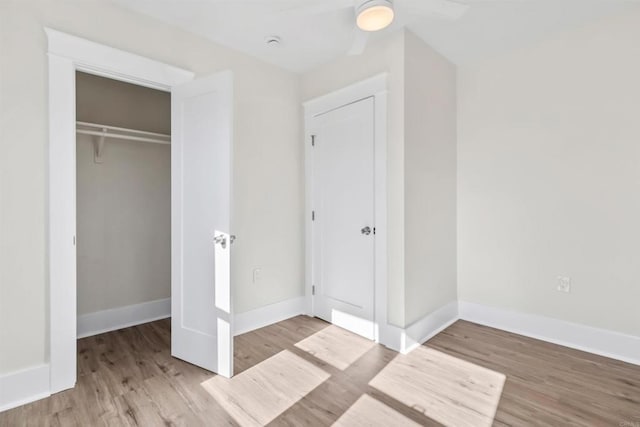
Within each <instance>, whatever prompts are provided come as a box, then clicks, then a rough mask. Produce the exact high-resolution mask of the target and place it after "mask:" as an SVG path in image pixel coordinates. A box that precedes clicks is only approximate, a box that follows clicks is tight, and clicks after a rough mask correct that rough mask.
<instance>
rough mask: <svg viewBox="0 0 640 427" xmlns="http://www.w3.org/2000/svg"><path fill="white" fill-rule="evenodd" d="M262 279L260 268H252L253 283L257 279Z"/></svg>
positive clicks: (256, 281)
mask: <svg viewBox="0 0 640 427" xmlns="http://www.w3.org/2000/svg"><path fill="white" fill-rule="evenodd" d="M260 279H262V269H260V268H254V269H253V283H258V281H259V280H260Z"/></svg>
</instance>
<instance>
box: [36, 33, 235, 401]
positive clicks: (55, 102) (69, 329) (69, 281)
mask: <svg viewBox="0 0 640 427" xmlns="http://www.w3.org/2000/svg"><path fill="white" fill-rule="evenodd" d="M45 32H46V35H47V40H48V57H49V165H48V166H49V170H48V180H49V195H48V224H47V225H48V254H47V255H48V270H49V271H48V274H49V307H50V309H49V375H50V381H49V391H50V393H56V392H59V391H62V390H66V389H69V388H73V387H74V386H75V383H76V363H77V362H76V339H77V335H76V321H77V320H76V317H77V312H76V247H75V233H76V198H75V192H76V174H75V172H76V158H75V156H76V151H75V146H76V109H75V106H76V99H75V89H76V88H75V75H76V71H83V72H86V73H90V74H95V75H99V76H102V77H106V78H111V79H116V80H121V81H125V82H128V83H133V84H136V85H140V86H146V87H150V88H153V89H158V90H164V91H167V92H170V91H171V90H172V88H177V87H179V86H181V85H184V84H187V83H188V82H192V81H193V80H194V73H192V72H191V71H188V70H184V69H181V68H178V67H175V66H172V65H168V64H165V63H162V62H158V61H155V60H152V59H149V58H145V57H142V56H139V55H136V54H132V53H129V52H125V51H121V50H118V49H114V48H111V47H109V46H105V45H101V44H99V43H95V42H92V41H89V40H85V39H83V38H80V37H76V36H72V35H69V34H65V33H62V32H59V31H56V30H53V29H50V28H45ZM231 84H232V82H231V76H230V73H226V74H223V75H221V76H218V80H217V85H218V86H216V88H217V89H216V90H217V93H218V94H219V95H220V96H221V98H220V99H224V100H225V101H224V102H226V104H227V107H226V108H227V111H226V112H225V113H224V114H221V115H218V117H219V118H222V120H221V122H220V123H216V124H217V125H219V128H218V129H217V130H216V132H218V133H219V132H227V135H228V138H227V143H228V144H229V147H228V149H227V151H226V152H225V154H224V156H227V155H228V156H230V153H231V143H232V141H231V135H232V133H231V126H232V120H233V118H232V113H231V111H232V103H231V100H230V99H231V98H230V97H231V93H232V89H231ZM185 87H186V86H185ZM209 89H211V88H209ZM203 114H204V112H203ZM214 114H215V113H214ZM193 116H194V115H193V114H192V117H193ZM212 120H215V115H214V116H212ZM174 138H175V136H174ZM180 141H182V139H181V138H178V139H176V140H175V141H173V142H172V187H173V186H174V185H176V183H178V182H179V181H180V180H181V179H182V177H181V176H177V177H176V176H174V174H175V172H176V171H179V170H181V169H180V165H179V164H178V162H177V161H176V160H175V159H173V156H174V152H176V151H181V148H180ZM226 158H228V159H229V161H230V157H226ZM211 166H213V165H211ZM228 167H229V168H230V163H229V165H228ZM224 174H228V175H229V176H230V175H231V171H230V169H227V170H225V172H224V173H223V175H224ZM227 185H228V187H229V189H228V192H229V193H230V186H231V182H230V181H229V182H227ZM201 188H204V186H202V185H201ZM172 191H173V189H172ZM229 193H228V194H229ZM228 194H227V195H225V196H224V197H228ZM224 197H223V198H221V199H219V200H224ZM172 199H173V198H172ZM175 203H176V201H175V200H172V215H173V214H175V212H176V209H177V208H176V207H175ZM228 222H229V218H228V217H227V218H225V220H224V221H221V222H219V223H216V224H215V227H216V228H218V231H219V233H220V234H223V235H225V236H228V233H229V229H228V226H229V225H228ZM176 227H180V225H179V224H178V223H176V222H175V218H174V219H172V234H173V233H174V231H175V230H176ZM225 227H227V228H225ZM207 238H208V239H210V243H211V251H210V253H211V254H213V238H214V236H213V235H210V236H207ZM182 242H183V241H182V240H181V239H176V238H175V237H173V236H172V270H173V271H176V270H177V271H180V268H179V267H180V266H177V265H176V263H177V262H179V259H178V258H177V257H175V256H174V252H175V251H176V248H177V247H179V246H181V245H182ZM215 251H216V253H215V254H214V255H213V256H212V257H211V259H208V260H207V261H208V262H209V263H210V265H213V263H214V262H218V261H220V262H222V263H228V261H229V251H228V246H227V248H226V251H222V252H220V250H219V249H218V248H216V249H215ZM178 252H179V253H181V252H183V250H182V249H179V250H178ZM216 256H217V258H215V257H216ZM209 272H210V274H211V277H210V279H211V282H210V285H211V286H212V287H213V286H214V283H216V282H214V280H219V281H218V282H217V284H218V285H221V284H223V283H228V279H229V277H228V268H227V269H226V270H225V269H224V268H220V269H216V270H215V273H214V270H213V268H212V269H211V270H209ZM173 274H174V273H173V272H172V282H173V280H174V277H175V276H174V275H173ZM214 274H215V276H214ZM172 287H173V283H172ZM172 291H173V289H172ZM216 292H217V295H222V294H224V293H225V292H226V293H227V294H228V295H225V297H224V298H222V300H224V301H225V302H224V304H222V305H223V310H225V311H226V312H227V313H228V316H225V317H224V319H222V320H223V323H224V322H227V323H228V325H229V326H228V327H229V328H231V320H232V307H231V306H230V303H231V295H230V294H231V289H230V287H229V288H228V289H226V290H225V291H221V290H218V289H216ZM210 303H211V306H212V308H213V307H214V306H215V301H211V302H210ZM212 311H213V310H212ZM213 312H214V313H216V315H219V314H220V313H219V312H216V311H213ZM230 330H231V329H230ZM229 336H230V335H229ZM218 339H219V338H218ZM231 345H232V343H231V342H230V343H229V346H228V347H227V348H225V349H224V350H223V351H221V353H224V354H218V352H216V354H213V355H212V358H213V359H214V360H216V362H217V363H218V364H219V363H220V361H224V360H226V359H225V357H227V358H228V354H231V353H232V347H231ZM187 357H188V356H185V359H186V358H187ZM197 362H198V361H197V360H193V363H197ZM230 363H231V362H230ZM227 370H230V368H227ZM223 373H224V372H223Z"/></svg>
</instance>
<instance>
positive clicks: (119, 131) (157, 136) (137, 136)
mask: <svg viewBox="0 0 640 427" xmlns="http://www.w3.org/2000/svg"><path fill="white" fill-rule="evenodd" d="M76 125H77V126H78V128H77V129H76V132H77V133H79V134H82V135H93V136H103V137H106V138H119V139H128V140H131V141H140V142H151V143H155V144H170V143H171V136H170V135H166V134H163V133H156V132H148V131H142V130H136V129H127V128H122V127H117V126H108V125H101V124H98V123H89V122H80V121H78V122H76ZM80 127H85V128H89V129H80ZM93 129H95V130H93ZM110 131H115V132H110Z"/></svg>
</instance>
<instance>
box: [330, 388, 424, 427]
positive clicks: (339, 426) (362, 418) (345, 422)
mask: <svg viewBox="0 0 640 427" xmlns="http://www.w3.org/2000/svg"><path fill="white" fill-rule="evenodd" d="M419 425H420V424H418V423H416V422H414V421H413V420H412V419H410V418H408V417H406V416H404V415H402V414H401V413H400V412H398V411H396V410H395V409H393V408H390V407H389V406H387V405H385V404H384V403H382V402H380V401H379V400H377V399H374V398H373V397H371V396H369V395H368V394H364V395H362V396H361V397H360V399H358V400H357V401H356V403H354V404H353V405H351V407H350V408H349V409H348V410H347V412H345V413H344V414H342V416H341V417H340V418H338V420H337V421H336V422H335V423H334V424H333V427H357V426H406V427H413V426H419Z"/></svg>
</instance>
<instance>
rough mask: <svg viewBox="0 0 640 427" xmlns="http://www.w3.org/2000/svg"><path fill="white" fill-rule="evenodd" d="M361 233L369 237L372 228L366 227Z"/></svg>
mask: <svg viewBox="0 0 640 427" xmlns="http://www.w3.org/2000/svg"><path fill="white" fill-rule="evenodd" d="M360 232H361V233H362V234H364V235H365V236H368V235H369V234H371V227H369V226H366V227H365V228H363V229H362V230H360Z"/></svg>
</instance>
